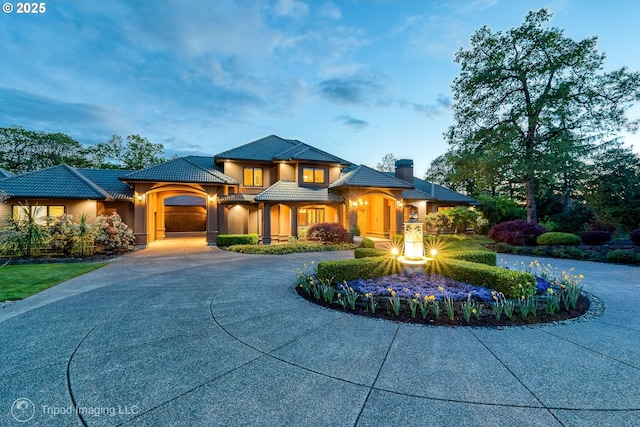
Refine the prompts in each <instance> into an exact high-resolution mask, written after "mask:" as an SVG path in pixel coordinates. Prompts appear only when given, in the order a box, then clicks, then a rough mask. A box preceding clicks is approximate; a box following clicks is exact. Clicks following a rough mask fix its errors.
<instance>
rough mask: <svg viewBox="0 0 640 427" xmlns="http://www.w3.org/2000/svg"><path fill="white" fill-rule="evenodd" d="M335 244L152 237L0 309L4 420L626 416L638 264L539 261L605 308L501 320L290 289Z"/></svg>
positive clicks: (274, 421) (639, 326) (634, 384)
mask: <svg viewBox="0 0 640 427" xmlns="http://www.w3.org/2000/svg"><path fill="white" fill-rule="evenodd" d="M347 256H350V253H348V252H343V253H317V254H293V255H287V256H255V255H242V254H233V253H228V252H224V251H221V250H219V249H216V248H208V247H203V246H201V245H200V244H199V243H198V241H197V240H189V239H185V240H181V241H180V242H179V244H178V245H176V241H171V242H157V243H156V244H154V245H153V246H152V247H151V248H149V249H146V250H142V251H138V252H135V253H132V254H129V255H127V256H124V257H122V258H120V259H118V260H116V261H114V262H112V263H111V264H110V265H109V266H107V267H105V268H102V269H99V270H96V271H94V272H92V273H89V274H87V275H85V276H82V277H79V278H76V279H73V280H70V281H68V282H66V283H64V284H61V285H59V286H56V287H54V288H51V289H49V290H47V291H44V292H42V293H40V294H38V295H35V296H33V297H31V298H28V299H27V300H24V301H21V302H17V303H14V304H12V305H10V306H8V307H6V308H4V309H0V355H1V360H2V365H1V366H0V390H2V392H1V393H0V425H17V424H19V425H27V426H30V425H61V426H68V425H82V424H85V425H89V426H103V425H104V426H116V425H127V426H128V425H132V426H137V425H224V426H234V425H252V426H254V425H255V426H280V425H290V426H342V425H344V426H380V425H388V426H410V425H416V426H428V425H434V426H435V425H437V426H461V425H468V426H485V425H495V426H503V425H514V426H536V425H539V426H561V425H565V426H574V425H575V426H580V425H585V426H594V425H616V426H618V425H629V426H631V425H636V426H637V425H639V424H640V387H638V384H640V346H639V345H638V343H639V342H640V323H638V319H639V318H640V317H639V316H640V303H639V302H638V301H639V299H638V296H639V295H640V268H633V267H623V266H610V265H602V264H594V263H588V262H576V261H559V260H549V262H551V263H553V264H554V265H557V266H559V267H560V268H568V267H569V266H575V268H576V271H577V272H580V273H583V274H584V275H585V276H586V278H585V280H584V283H585V284H586V287H587V290H588V291H589V292H592V293H593V294H595V295H597V296H599V297H600V298H601V299H602V300H603V301H604V303H605V306H606V308H605V312H604V315H603V316H601V317H598V318H596V319H593V320H590V321H583V322H572V323H570V324H564V325H547V326H536V327H532V328H527V327H517V328H506V329H502V330H497V329H480V328H476V329H473V328H449V327H428V326H418V325H402V324H398V323H394V322H389V321H384V320H375V319H368V318H361V317H357V316H353V315H349V314H345V313H343V312H339V311H333V310H328V309H324V308H321V307H318V306H314V305H311V304H309V303H308V302H306V301H305V300H303V299H301V298H299V297H298V296H297V295H295V294H294V291H293V289H292V282H293V280H294V273H293V272H292V269H294V268H299V267H301V266H302V264H303V263H304V262H307V263H308V262H309V261H311V260H314V259H315V260H321V259H338V258H344V257H347ZM503 258H504V259H505V260H506V262H508V263H513V262H514V261H516V260H518V259H523V260H524V258H515V257H507V256H504V257H503ZM17 399H19V400H17ZM27 399H28V400H27ZM12 405H13V406H12ZM31 405H33V406H31ZM12 410H13V413H14V414H16V415H17V417H18V418H20V417H22V418H26V417H27V416H29V415H30V410H33V412H34V413H33V418H32V419H31V420H29V421H28V422H24V423H17V422H16V419H14V417H13V416H12ZM76 413H80V415H79V416H77V415H76Z"/></svg>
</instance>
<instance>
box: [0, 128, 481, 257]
mask: <svg viewBox="0 0 640 427" xmlns="http://www.w3.org/2000/svg"><path fill="white" fill-rule="evenodd" d="M12 175H13V174H9V173H7V174H3V175H2V176H0V190H4V191H5V192H6V193H7V194H9V195H10V196H11V197H10V198H9V200H7V201H6V202H5V203H3V204H0V217H4V216H6V215H9V214H11V212H12V209H16V207H17V206H19V204H20V203H26V202H28V203H29V204H30V205H32V206H33V205H38V206H41V207H44V209H42V211H43V215H60V214H61V213H69V214H72V215H73V216H74V218H78V217H79V216H80V215H81V214H83V213H85V214H89V215H90V216H97V215H102V214H108V213H111V212H113V211H116V212H118V213H119V214H120V216H121V217H122V218H123V221H124V222H125V223H127V224H128V225H129V226H130V227H131V228H133V230H134V235H135V238H136V244H137V245H140V246H146V245H147V244H149V243H150V242H152V241H154V240H158V239H164V238H165V237H167V236H169V235H171V234H172V233H179V232H184V231H189V232H193V231H199V232H202V233H203V234H204V235H205V236H206V242H207V243H208V244H210V245H215V244H216V242H217V237H218V235H219V234H244V233H257V234H258V235H259V236H260V239H261V241H262V243H264V244H271V243H276V242H284V241H288V239H289V238H290V237H291V236H294V237H298V238H304V237H305V235H306V230H307V228H308V227H309V226H310V225H312V224H315V223H319V222H338V223H340V224H342V225H343V226H344V227H345V228H346V229H347V230H351V229H353V228H354V227H358V229H359V231H360V233H361V235H363V236H371V237H381V238H388V237H390V236H392V235H394V234H397V233H400V232H401V231H402V224H403V222H406V221H408V219H409V215H411V214H412V213H413V214H414V215H415V213H416V212H417V217H418V218H421V219H423V218H424V216H425V215H426V214H427V213H428V212H434V211H437V210H438V209H440V208H443V207H450V206H456V205H467V206H472V205H475V204H477V201H475V200H474V199H472V198H470V197H467V196H465V195H462V194H459V193H456V192H454V191H451V190H448V189H446V188H444V187H441V186H438V185H435V184H432V183H429V182H426V181H424V180H422V179H419V178H416V177H414V176H413V161H411V160H407V159H403V160H399V161H398V162H396V170H395V173H393V172H391V173H384V172H379V171H377V170H374V169H371V168H369V167H367V166H364V165H356V164H353V163H351V162H349V161H346V160H344V159H341V158H339V157H337V156H334V155H332V154H329V153H327V152H325V151H322V150H320V149H318V148H315V147H313V146H310V145H308V144H306V143H304V142H301V141H298V140H293V139H283V138H280V137H278V136H275V135H271V136H267V137H265V138H262V139H259V140H257V141H253V142H250V143H247V144H244V145H242V146H239V147H236V148H233V149H230V150H227V151H224V152H222V153H219V154H217V155H215V156H213V157H207V156H187V157H180V158H176V159H172V160H169V161H167V162H165V163H162V164H160V165H156V166H152V167H149V168H146V169H142V170H138V171H126V170H98V169H80V168H72V167H69V166H66V165H58V166H54V167H50V168H47V169H41V170H38V171H34V172H29V173H25V174H21V175H17V176H12Z"/></svg>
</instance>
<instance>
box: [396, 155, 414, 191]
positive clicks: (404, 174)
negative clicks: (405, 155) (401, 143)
mask: <svg viewBox="0 0 640 427" xmlns="http://www.w3.org/2000/svg"><path fill="white" fill-rule="evenodd" d="M396 178H398V179H401V180H403V181H405V182H408V183H409V184H411V185H413V160H411V159H400V160H396Z"/></svg>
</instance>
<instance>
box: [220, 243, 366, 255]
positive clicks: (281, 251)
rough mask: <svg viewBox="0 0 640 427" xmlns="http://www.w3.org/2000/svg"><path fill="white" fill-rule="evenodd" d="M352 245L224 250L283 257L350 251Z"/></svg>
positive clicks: (310, 245)
mask: <svg viewBox="0 0 640 427" xmlns="http://www.w3.org/2000/svg"><path fill="white" fill-rule="evenodd" d="M355 247H356V245H354V244H353V243H339V244H336V245H330V244H329V245H325V244H322V243H294V244H289V243H286V244H282V245H269V246H263V245H233V246H229V247H227V248H226V250H228V251H230V252H239V253H243V254H254V255H285V254H292V253H299V252H328V251H350V250H353V249H355Z"/></svg>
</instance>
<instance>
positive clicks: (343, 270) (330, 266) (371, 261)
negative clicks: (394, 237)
mask: <svg viewBox="0 0 640 427" xmlns="http://www.w3.org/2000/svg"><path fill="white" fill-rule="evenodd" d="M401 271H402V268H401V266H400V262H399V261H398V260H397V259H396V258H394V257H376V258H358V259H346V260H339V261H322V262H320V263H318V278H319V279H322V280H328V279H333V280H334V282H336V283H341V282H342V281H343V280H344V281H349V280H356V279H365V280H366V279H375V278H376V277H382V276H387V275H390V274H397V273H400V272H401Z"/></svg>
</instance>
